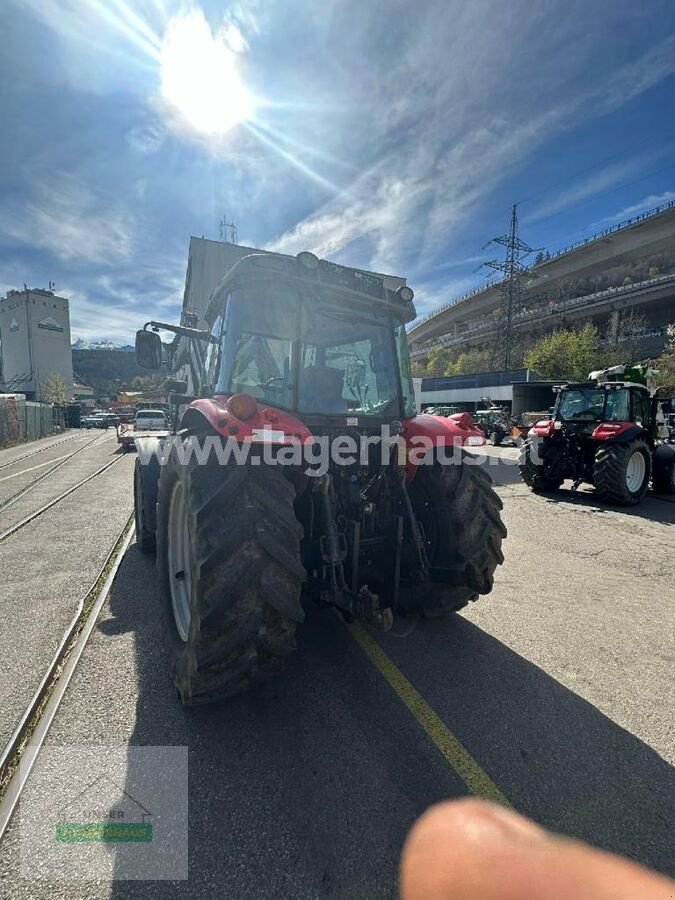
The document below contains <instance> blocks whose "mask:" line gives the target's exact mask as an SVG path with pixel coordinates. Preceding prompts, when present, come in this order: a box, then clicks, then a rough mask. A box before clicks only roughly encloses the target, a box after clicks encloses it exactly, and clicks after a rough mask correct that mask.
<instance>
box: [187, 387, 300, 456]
mask: <svg viewBox="0 0 675 900" xmlns="http://www.w3.org/2000/svg"><path fill="white" fill-rule="evenodd" d="M230 399H231V398H230V397H229V396H225V395H216V396H215V397H202V398H201V399H199V400H193V402H192V403H191V404H190V405H189V406H188V408H187V409H186V410H185V413H184V414H183V418H182V421H181V424H182V427H183V428H190V429H197V430H199V426H200V424H201V423H205V424H206V425H207V426H208V430H211V431H213V432H215V433H216V434H219V435H221V436H222V437H224V438H233V439H234V440H236V441H237V442H238V443H256V444H258V443H264V444H279V445H282V444H291V443H294V442H295V441H300V442H302V443H304V442H305V441H309V440H312V432H311V431H310V430H309V429H308V428H307V426H306V425H305V424H304V422H302V420H301V419H298V418H297V417H296V416H294V415H292V414H291V413H288V412H286V411H285V410H281V409H276V408H274V407H271V406H269V405H268V404H264V403H260V402H258V401H255V407H256V408H255V411H254V412H253V414H252V415H251V416H250V417H248V418H246V419H241V418H239V416H237V415H236V414H235V412H233V410H232V409H231V407H230V402H229V401H230ZM252 399H254V400H255V398H252Z"/></svg>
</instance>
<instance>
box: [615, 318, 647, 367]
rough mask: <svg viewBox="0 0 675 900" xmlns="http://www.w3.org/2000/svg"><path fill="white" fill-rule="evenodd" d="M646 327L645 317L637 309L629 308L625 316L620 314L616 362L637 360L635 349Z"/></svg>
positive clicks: (636, 349)
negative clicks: (618, 357)
mask: <svg viewBox="0 0 675 900" xmlns="http://www.w3.org/2000/svg"><path fill="white" fill-rule="evenodd" d="M646 329H647V319H646V318H645V316H644V315H643V314H642V313H641V312H638V311H637V310H634V309H631V310H630V312H629V313H628V315H627V316H622V317H621V321H620V322H619V330H618V334H617V343H618V355H619V356H620V357H621V359H620V360H617V362H626V363H631V362H637V361H638V358H637V351H638V346H639V344H640V341H641V340H642V336H643V334H644V332H645V331H646Z"/></svg>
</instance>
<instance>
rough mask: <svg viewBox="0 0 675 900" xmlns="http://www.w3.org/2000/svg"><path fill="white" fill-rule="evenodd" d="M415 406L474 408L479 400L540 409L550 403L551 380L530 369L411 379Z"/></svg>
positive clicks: (520, 410) (521, 410)
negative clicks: (413, 387) (546, 379)
mask: <svg viewBox="0 0 675 900" xmlns="http://www.w3.org/2000/svg"><path fill="white" fill-rule="evenodd" d="M413 381H414V386H415V399H416V400H417V408H418V409H420V410H425V409H427V408H428V407H430V406H436V405H441V404H442V405H444V406H457V407H459V408H460V409H465V410H469V411H474V410H476V409H478V408H480V407H482V405H483V404H482V403H481V400H490V401H492V402H493V403H496V404H498V405H499V406H506V407H507V408H508V409H509V410H510V411H511V414H512V415H514V416H520V415H521V413H524V412H532V411H535V410H539V411H543V410H546V409H548V408H549V407H550V406H552V405H553V390H552V388H553V384H554V382H552V381H545V380H543V379H542V378H540V377H539V376H538V375H537V374H536V373H535V372H532V370H531V369H511V370H509V371H508V372H480V373H478V374H476V375H442V376H439V377H430V378H415V379H413Z"/></svg>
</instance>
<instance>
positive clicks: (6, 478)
mask: <svg viewBox="0 0 675 900" xmlns="http://www.w3.org/2000/svg"><path fill="white" fill-rule="evenodd" d="M66 456H70V453H65V454H64V455H63V456H57V457H56V459H50V460H47V462H43V463H40V464H39V465H37V466H31V468H30V469H22V470H21V471H20V472H15V473H14V474H13V475H5V476H4V477H3V478H0V481H9V479H10V478H18V477H19V475H25V474H26V472H34V471H35V469H42V468H43V467H44V466H51V465H53V464H54V463H57V462H60V460H62V459H65V458H66Z"/></svg>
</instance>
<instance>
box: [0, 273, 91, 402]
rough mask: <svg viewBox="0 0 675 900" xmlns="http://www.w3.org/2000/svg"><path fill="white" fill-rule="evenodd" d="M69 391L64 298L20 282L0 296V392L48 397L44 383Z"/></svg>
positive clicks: (70, 360)
mask: <svg viewBox="0 0 675 900" xmlns="http://www.w3.org/2000/svg"><path fill="white" fill-rule="evenodd" d="M50 381H51V382H52V384H54V383H55V381H59V382H61V381H62V382H63V390H64V394H65V399H66V400H71V399H72V397H73V358H72V352H71V349H70V311H69V308H68V301H67V300H66V299H65V298H64V297H57V296H56V295H55V294H54V292H53V291H48V290H42V289H40V288H32V289H29V288H24V290H22V291H8V292H7V296H6V297H4V298H1V299H0V392H10V393H11V392H18V393H21V394H24V395H25V397H26V399H27V400H44V399H49V398H48V397H47V396H46V395H47V393H48V391H49V383H50Z"/></svg>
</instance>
